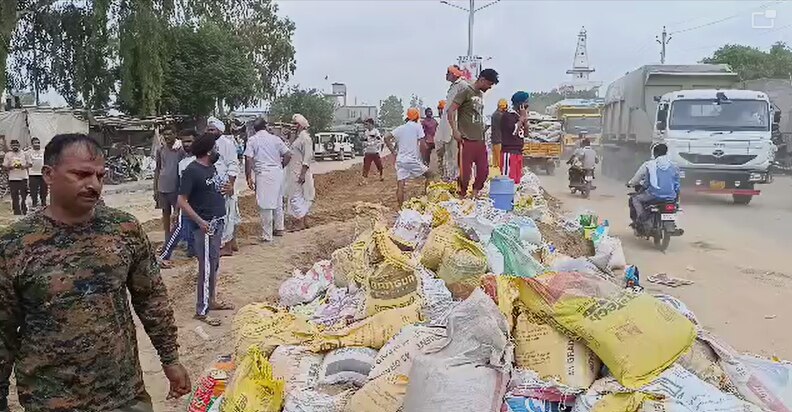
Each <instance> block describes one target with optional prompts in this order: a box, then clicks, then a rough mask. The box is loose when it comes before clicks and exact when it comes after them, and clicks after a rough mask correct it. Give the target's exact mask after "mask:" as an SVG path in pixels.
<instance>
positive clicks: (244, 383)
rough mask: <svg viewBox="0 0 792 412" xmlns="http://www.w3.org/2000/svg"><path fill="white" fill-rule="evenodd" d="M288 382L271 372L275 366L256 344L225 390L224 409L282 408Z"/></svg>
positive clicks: (258, 411) (269, 411) (265, 411)
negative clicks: (277, 377) (285, 382)
mask: <svg viewBox="0 0 792 412" xmlns="http://www.w3.org/2000/svg"><path fill="white" fill-rule="evenodd" d="M284 387H285V384H284V382H283V380H281V379H276V378H275V377H273V376H272V366H271V365H270V363H269V361H268V360H267V357H266V356H265V355H264V353H262V352H261V349H259V348H258V347H256V346H253V347H251V348H250V351H249V352H248V353H247V354H246V355H245V357H244V358H243V359H242V362H241V363H240V364H239V367H238V368H237V370H236V373H235V374H234V379H233V380H232V381H231V384H230V385H229V387H228V389H227V390H226V392H225V395H224V400H223V404H222V411H223V412H280V410H281V408H282V407H283V396H284V393H283V392H284Z"/></svg>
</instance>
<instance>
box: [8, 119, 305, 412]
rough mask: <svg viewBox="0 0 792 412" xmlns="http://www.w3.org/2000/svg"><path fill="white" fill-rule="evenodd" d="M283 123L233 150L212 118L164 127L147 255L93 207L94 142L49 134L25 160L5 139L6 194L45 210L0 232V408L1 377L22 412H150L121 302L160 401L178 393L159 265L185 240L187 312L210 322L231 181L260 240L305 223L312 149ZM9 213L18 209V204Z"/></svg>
mask: <svg viewBox="0 0 792 412" xmlns="http://www.w3.org/2000/svg"><path fill="white" fill-rule="evenodd" d="M293 121H294V123H295V125H296V130H295V133H294V134H293V138H292V139H288V140H287V139H283V138H281V137H279V136H275V135H274V134H272V133H270V132H269V131H268V130H267V123H266V122H265V121H264V120H263V119H258V120H256V121H255V122H253V128H254V129H255V134H253V135H252V136H250V137H249V138H248V140H247V145H246V147H245V149H244V151H243V150H240V149H239V148H238V147H237V145H236V144H235V140H234V139H233V137H232V136H229V135H227V134H226V133H225V125H224V124H223V123H222V122H220V121H219V120H217V119H214V118H210V119H209V121H208V124H207V127H206V131H205V132H204V133H202V134H199V133H197V132H196V131H195V130H193V129H184V130H180V131H178V132H174V131H173V130H164V131H163V134H162V140H163V144H162V147H161V148H160V149H159V150H157V152H156V153H155V158H156V172H157V173H156V174H155V183H154V189H155V190H154V193H155V200H156V202H157V204H158V207H160V208H161V209H162V212H163V229H164V230H165V232H166V235H167V237H166V239H167V241H166V242H165V244H164V245H163V247H162V249H161V250H160V251H158V253H155V251H154V250H153V248H152V246H151V244H150V242H149V239H148V236H147V235H146V233H145V231H144V230H143V228H142V226H141V225H140V223H139V222H138V221H137V220H136V219H135V218H134V217H133V216H132V215H130V214H129V213H126V212H122V211H120V210H117V209H114V208H110V207H106V206H105V205H104V204H103V202H101V193H102V187H103V180H104V175H105V159H104V154H103V151H102V148H101V147H100V145H99V144H98V143H97V142H96V141H95V140H94V139H92V138H91V137H89V136H87V135H84V134H61V135H56V136H54V137H53V138H52V140H51V141H50V142H49V143H48V144H47V145H46V147H45V148H44V150H43V151H42V152H41V153H40V156H39V154H38V153H39V151H40V150H41V148H40V145H39V142H38V140H37V139H34V140H33V144H34V147H33V149H32V150H31V151H25V152H21V151H20V150H19V142H16V141H12V142H11V145H10V147H11V151H10V152H8V153H4V158H3V166H4V170H5V171H7V172H8V173H7V174H8V179H9V182H11V187H12V189H13V191H14V193H18V192H26V190H27V189H25V188H22V187H20V186H21V185H25V187H27V185H32V186H33V187H34V188H35V189H34V190H33V191H34V192H35V193H39V192H38V191H37V190H39V189H38V188H39V187H41V186H44V187H48V188H49V189H50V202H49V203H45V200H44V199H45V198H46V195H44V196H42V197H40V198H39V199H40V200H41V202H42V206H45V207H43V208H41V209H38V210H37V211H36V212H35V213H31V214H29V215H28V216H27V217H25V218H23V219H21V220H18V221H16V222H14V223H13V224H11V225H10V226H8V227H7V228H4V229H3V230H2V231H0V411H6V410H8V396H9V387H10V381H11V373H12V372H14V373H15V376H16V388H17V393H18V397H19V403H20V404H21V405H22V407H23V408H24V409H25V410H36V411H73V410H97V411H98V410H102V411H118V412H121V411H123V412H150V411H153V406H152V402H151V398H150V397H149V395H148V393H147V391H146V388H145V386H144V384H143V373H142V370H141V366H140V360H139V354H138V348H137V338H136V336H135V335H136V327H135V322H134V319H133V316H132V309H133V308H134V311H135V313H136V314H137V316H138V318H139V319H140V321H141V323H142V325H143V328H144V330H145V331H146V334H147V335H148V336H149V338H150V339H151V342H152V344H153V345H154V348H155V349H156V350H157V354H158V355H159V358H160V361H161V364H162V368H163V372H164V374H165V376H166V377H167V378H168V381H169V382H170V389H169V393H168V397H169V398H177V397H181V396H183V395H185V394H187V393H188V392H189V391H190V390H191V383H190V378H189V375H188V373H187V371H186V369H185V368H184V367H183V366H182V364H181V363H180V361H179V351H178V348H179V345H178V339H177V332H178V330H177V327H176V322H175V320H174V316H173V310H172V307H171V305H170V302H169V299H168V294H167V290H166V288H165V284H164V283H163V281H162V278H161V276H160V267H162V266H169V263H170V262H169V260H170V258H171V255H172V253H173V250H174V248H175V247H176V246H177V245H178V244H179V243H180V241H182V240H184V241H186V243H187V248H188V253H189V254H191V255H193V256H195V257H196V258H197V261H198V271H197V272H198V281H197V282H196V284H197V287H196V305H195V316H194V318H195V319H196V320H198V321H201V322H204V323H206V324H208V325H211V326H217V325H220V323H221V321H220V319H218V318H214V317H212V316H211V315H210V313H211V312H212V311H221V310H232V309H233V308H234V305H232V304H231V303H227V302H223V301H222V300H220V299H218V297H217V290H216V284H217V277H218V273H219V266H220V256H221V255H222V254H223V252H230V253H233V251H234V249H235V248H236V242H235V229H236V226H237V225H238V223H239V220H240V219H239V207H238V198H237V190H236V187H235V183H236V180H237V177H238V176H239V175H240V173H242V171H243V170H244V173H245V178H246V181H247V183H248V185H249V186H250V188H251V189H253V190H254V191H255V193H256V199H257V203H258V206H259V209H260V212H261V220H262V241H265V242H271V241H272V240H273V237H274V236H282V235H283V230H284V222H283V219H284V218H283V216H284V211H286V212H287V213H288V214H290V215H291V216H293V217H294V218H295V219H296V222H297V229H301V228H304V227H306V225H307V222H306V219H305V218H306V216H307V214H308V212H309V211H310V209H311V206H312V204H313V200H314V188H313V175H312V171H311V165H312V163H313V144H312V141H311V138H310V135H309V133H308V130H309V127H310V124H309V123H308V120H307V119H306V118H305V117H303V116H302V115H299V114H295V115H294V118H293ZM34 151H35V154H34ZM240 157H241V158H242V159H244V169H243V167H242V165H241V161H240ZM36 167H38V169H36V170H32V169H35V168H36ZM36 172H38V174H36ZM35 176H40V177H36V178H34V177H35ZM28 180H30V181H28ZM16 182H20V183H16ZM42 183H43V184H42ZM34 205H35V203H34ZM17 206H18V208H19V212H20V214H22V213H24V212H25V209H24V202H20V203H18V204H16V205H15V211H16V208H17ZM284 206H285V207H284ZM177 215H178V216H177ZM171 221H173V222H174V223H173V224H172V223H171ZM224 248H225V250H224ZM130 303H131V307H130Z"/></svg>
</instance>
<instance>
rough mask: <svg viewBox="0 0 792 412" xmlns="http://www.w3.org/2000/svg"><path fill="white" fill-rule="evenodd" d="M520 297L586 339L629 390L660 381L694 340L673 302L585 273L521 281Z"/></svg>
mask: <svg viewBox="0 0 792 412" xmlns="http://www.w3.org/2000/svg"><path fill="white" fill-rule="evenodd" d="M520 300H521V301H522V303H523V304H524V305H525V306H526V307H527V308H528V309H529V310H530V311H532V312H534V313H536V314H538V315H539V316H542V317H543V318H544V319H545V320H547V321H549V322H551V323H552V324H553V325H554V326H556V327H557V328H558V329H559V330H561V331H562V332H563V333H564V334H566V335H567V336H571V337H574V338H579V339H582V340H583V341H584V342H585V343H586V346H588V347H589V349H591V350H592V351H594V353H596V354H597V356H599V358H600V359H601V360H602V362H603V363H605V365H606V366H607V367H608V369H609V370H610V371H611V373H612V374H613V376H614V377H615V378H616V379H617V380H618V381H619V383H620V384H622V386H624V387H626V388H628V389H637V388H640V387H641V386H644V385H646V384H648V383H649V382H651V381H653V380H654V379H656V378H657V377H658V376H659V375H660V373H662V372H663V371H664V370H665V369H666V368H668V367H669V366H671V364H672V363H674V362H675V361H676V360H677V359H678V358H679V357H680V356H682V354H684V353H685V352H686V351H687V350H688V349H690V347H691V346H692V345H693V341H694V340H695V338H696V330H695V328H694V326H693V323H691V322H690V321H689V320H688V319H686V318H685V317H684V316H682V315H680V314H679V313H678V312H676V311H675V310H674V309H672V308H671V307H670V306H668V305H666V304H664V303H662V302H660V301H659V300H657V299H656V298H654V297H652V296H650V295H647V294H636V293H635V292H632V291H631V290H629V289H622V288H619V287H618V286H617V285H616V284H614V283H611V282H610V281H608V280H605V279H602V278H599V277H597V276H595V275H591V274H587V273H545V274H542V275H540V276H537V277H535V278H529V279H523V281H522V283H520Z"/></svg>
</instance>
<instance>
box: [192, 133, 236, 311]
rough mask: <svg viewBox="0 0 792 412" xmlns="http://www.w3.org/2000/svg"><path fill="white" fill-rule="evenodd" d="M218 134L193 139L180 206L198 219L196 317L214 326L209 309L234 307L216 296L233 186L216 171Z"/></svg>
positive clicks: (196, 241) (193, 217) (196, 234)
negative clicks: (227, 197) (227, 203)
mask: <svg viewBox="0 0 792 412" xmlns="http://www.w3.org/2000/svg"><path fill="white" fill-rule="evenodd" d="M214 143H215V137H214V135H211V134H204V135H202V136H201V137H199V138H198V139H196V140H195V142H193V145H192V153H193V155H195V161H194V162H192V163H190V165H189V166H187V168H186V169H184V172H183V173H182V177H181V182H180V184H179V200H178V203H179V208H181V209H182V210H183V211H184V213H186V214H187V216H189V218H190V219H192V221H193V222H195V224H196V226H198V230H196V231H194V232H193V236H194V239H195V254H196V255H197V256H198V282H197V284H198V287H197V302H196V306H195V319H198V320H200V321H203V322H205V323H207V324H209V325H211V326H219V325H220V320H219V319H215V318H211V317H209V316H208V313H209V310H232V309H233V308H234V307H233V306H232V305H229V304H226V303H223V302H221V301H218V300H217V299H216V288H215V286H216V284H217V270H218V268H219V266H220V242H221V241H222V234H223V223H224V221H225V215H226V207H225V194H227V193H229V192H230V190H231V187H230V185H229V183H228V182H227V181H223V180H222V178H221V177H220V176H219V175H218V174H217V170H215V166H214V164H213V162H212V153H211V152H212V148H213V147H214Z"/></svg>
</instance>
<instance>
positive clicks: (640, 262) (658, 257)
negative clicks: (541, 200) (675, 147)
mask: <svg viewBox="0 0 792 412" xmlns="http://www.w3.org/2000/svg"><path fill="white" fill-rule="evenodd" d="M540 177H541V180H542V183H543V185H544V186H545V188H546V190H548V191H549V192H550V193H551V194H553V195H554V196H556V197H558V198H559V199H560V200H562V201H563V202H564V203H565V205H566V208H567V209H568V210H570V211H577V210H580V209H590V210H593V211H596V212H597V213H598V214H599V215H600V216H601V219H602V218H605V219H608V220H609V222H610V225H611V233H614V234H615V235H617V236H619V237H620V238H621V239H622V242H623V246H624V250H625V253H626V255H627V259H628V261H629V262H630V263H632V264H635V265H637V266H638V267H639V269H640V271H641V275H642V276H641V281H642V285H643V286H644V287H646V288H648V289H649V290H651V291H662V292H664V293H669V294H671V295H674V296H677V297H679V298H680V299H682V300H683V301H684V302H685V303H686V304H687V305H688V306H690V308H691V309H692V310H693V311H694V312H695V314H696V315H697V316H698V318H699V320H700V321H701V322H702V323H703V324H704V326H705V327H706V328H708V329H710V330H712V331H713V332H715V333H717V334H719V335H721V336H723V337H724V338H726V340H727V341H728V342H729V343H731V344H732V345H734V346H735V347H736V348H737V349H740V350H743V351H749V352H754V353H760V354H764V355H778V356H780V357H782V358H785V359H790V358H792V346H790V345H789V342H790V341H792V330H790V329H789V328H788V327H787V325H789V323H790V321H792V266H790V259H792V257H791V255H790V249H789V242H790V233H792V191H790V189H791V188H792V179H790V178H786V177H782V178H778V179H777V180H776V181H775V182H774V183H773V184H771V185H764V186H762V187H761V188H760V189H761V190H763V194H762V195H761V196H758V197H756V198H755V199H754V201H753V202H752V203H751V205H750V206H747V207H746V206H737V205H734V204H732V202H731V198H730V197H729V198H726V197H719V196H718V197H716V196H700V195H695V194H692V195H684V194H683V197H682V205H681V207H682V209H683V213H682V215H681V217H680V225H681V227H682V228H684V229H685V234H684V236H682V237H675V238H673V239H672V241H671V246H670V247H669V249H668V251H667V252H666V254H663V253H661V252H658V251H657V250H655V249H654V248H653V246H652V244H651V242H650V241H647V240H644V239H637V238H635V237H634V236H633V234H632V230H631V229H629V228H628V227H627V225H628V224H629V214H628V209H627V203H626V202H627V193H628V189H627V188H626V187H625V186H624V183H623V182H616V181H613V180H610V179H607V178H604V177H602V176H599V175H598V176H597V180H596V181H595V184H596V186H597V190H595V191H594V192H593V193H592V195H591V198H590V199H587V200H586V199H582V198H580V196H579V195H571V194H570V193H569V190H568V189H567V178H566V169H565V168H564V169H563V170H562V169H559V170H558V172H557V174H556V176H552V177H549V176H544V175H541V176H540ZM658 272H665V273H668V274H669V275H672V276H676V277H681V278H685V279H690V280H693V281H694V282H695V284H693V285H690V286H682V287H678V288H668V287H665V286H658V285H654V284H651V283H648V282H646V280H645V279H646V278H647V277H648V276H649V275H652V274H655V273H658Z"/></svg>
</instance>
